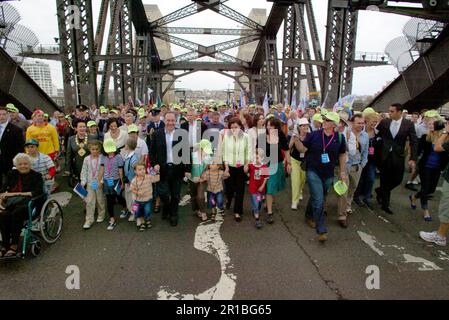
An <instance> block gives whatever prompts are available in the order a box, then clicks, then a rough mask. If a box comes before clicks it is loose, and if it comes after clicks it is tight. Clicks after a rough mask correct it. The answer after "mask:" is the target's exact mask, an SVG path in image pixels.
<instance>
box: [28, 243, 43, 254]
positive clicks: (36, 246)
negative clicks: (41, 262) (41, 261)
mask: <svg viewBox="0 0 449 320" xmlns="http://www.w3.org/2000/svg"><path fill="white" fill-rule="evenodd" d="M41 249H42V244H41V242H40V241H39V240H37V241H34V242H33V243H31V246H30V251H31V254H32V255H33V256H34V257H37V256H38V255H40V253H41Z"/></svg>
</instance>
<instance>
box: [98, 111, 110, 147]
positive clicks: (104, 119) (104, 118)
mask: <svg viewBox="0 0 449 320" xmlns="http://www.w3.org/2000/svg"><path fill="white" fill-rule="evenodd" d="M108 119H109V116H108V109H107V108H106V107H104V106H101V107H100V115H99V117H98V118H97V119H96V122H97V124H98V132H99V135H100V138H101V139H102V140H103V138H104V135H105V133H106V131H107V127H108V126H107V123H108Z"/></svg>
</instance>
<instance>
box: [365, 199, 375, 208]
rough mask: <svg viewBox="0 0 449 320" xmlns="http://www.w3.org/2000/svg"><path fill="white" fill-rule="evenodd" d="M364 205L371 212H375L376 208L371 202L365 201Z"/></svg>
mask: <svg viewBox="0 0 449 320" xmlns="http://www.w3.org/2000/svg"><path fill="white" fill-rule="evenodd" d="M363 204H364V205H365V206H366V207H367V208H368V209H370V210H371V211H374V207H373V205H372V204H371V202H370V201H369V200H366V199H363Z"/></svg>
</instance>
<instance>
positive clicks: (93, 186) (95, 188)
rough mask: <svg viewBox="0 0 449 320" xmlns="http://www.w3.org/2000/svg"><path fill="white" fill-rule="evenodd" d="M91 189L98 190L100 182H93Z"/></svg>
mask: <svg viewBox="0 0 449 320" xmlns="http://www.w3.org/2000/svg"><path fill="white" fill-rule="evenodd" d="M90 187H91V188H92V190H97V189H98V182H97V181H92V182H91V184H90Z"/></svg>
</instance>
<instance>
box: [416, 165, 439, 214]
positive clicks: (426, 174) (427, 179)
mask: <svg viewBox="0 0 449 320" xmlns="http://www.w3.org/2000/svg"><path fill="white" fill-rule="evenodd" d="M440 175H441V171H440V169H439V168H436V169H432V168H421V169H420V170H419V177H420V178H421V190H419V191H418V192H417V193H416V194H415V198H416V199H420V200H421V209H423V210H426V209H428V201H429V196H430V195H431V194H432V193H434V192H435V190H436V188H437V185H438V180H439V179H440Z"/></svg>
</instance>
